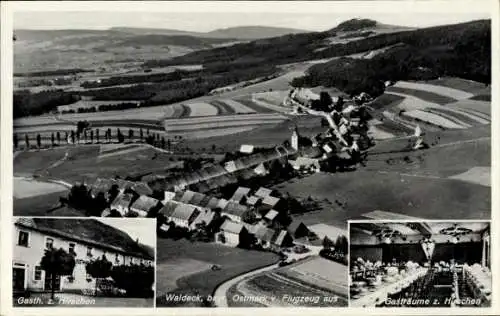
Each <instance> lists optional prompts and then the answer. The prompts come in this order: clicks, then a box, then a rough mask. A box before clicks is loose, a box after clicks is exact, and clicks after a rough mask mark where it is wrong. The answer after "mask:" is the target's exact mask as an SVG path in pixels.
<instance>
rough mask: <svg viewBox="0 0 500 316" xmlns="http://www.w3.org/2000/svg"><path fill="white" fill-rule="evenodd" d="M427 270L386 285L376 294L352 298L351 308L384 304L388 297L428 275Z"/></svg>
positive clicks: (410, 274) (421, 269) (421, 270)
mask: <svg viewBox="0 0 500 316" xmlns="http://www.w3.org/2000/svg"><path fill="white" fill-rule="evenodd" d="M427 270H428V269H427V268H418V269H415V270H414V271H412V272H411V273H408V274H406V275H404V276H403V278H401V279H398V280H396V281H395V282H393V283H389V284H385V285H383V286H382V287H381V288H379V289H377V290H376V291H375V292H369V293H367V294H366V295H363V296H361V297H359V298H357V299H353V298H351V300H350V306H351V307H371V306H375V305H377V304H380V303H382V302H384V301H385V300H386V299H387V296H388V295H392V294H395V293H398V292H401V290H403V289H405V288H407V287H408V286H410V285H411V284H412V283H413V282H415V281H416V280H417V279H418V278H420V277H422V276H424V275H425V274H426V273H427Z"/></svg>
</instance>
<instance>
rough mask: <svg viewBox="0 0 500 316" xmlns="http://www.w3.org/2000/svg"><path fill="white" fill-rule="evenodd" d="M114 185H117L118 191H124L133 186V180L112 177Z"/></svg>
mask: <svg viewBox="0 0 500 316" xmlns="http://www.w3.org/2000/svg"><path fill="white" fill-rule="evenodd" d="M114 185H116V186H117V187H118V191H120V193H124V192H125V191H127V190H129V189H131V188H132V187H133V186H134V182H132V181H128V180H123V179H114Z"/></svg>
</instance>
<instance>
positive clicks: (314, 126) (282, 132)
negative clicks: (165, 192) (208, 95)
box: [185, 116, 325, 151]
mask: <svg viewBox="0 0 500 316" xmlns="http://www.w3.org/2000/svg"><path fill="white" fill-rule="evenodd" d="M295 125H297V126H298V128H299V131H300V133H301V135H304V136H313V135H316V134H318V133H320V132H323V131H324V129H325V128H324V127H321V118H319V117H314V116H299V117H292V118H291V119H289V120H285V121H283V122H282V123H279V124H275V125H274V126H273V125H267V126H266V125H264V126H260V127H252V129H251V130H249V131H247V132H241V133H235V134H231V137H225V136H221V137H210V138H203V139H194V138H193V139H187V140H186V141H185V145H186V146H188V147H189V148H191V149H200V148H205V149H206V148H209V147H211V146H212V145H215V146H216V147H217V148H218V149H219V150H224V151H234V150H239V148H240V146H241V145H242V144H253V145H255V146H262V147H270V146H275V145H278V144H283V142H284V141H286V140H290V137H291V134H292V129H293V128H294V126H295Z"/></svg>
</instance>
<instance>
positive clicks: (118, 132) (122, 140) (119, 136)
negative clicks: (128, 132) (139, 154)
mask: <svg viewBox="0 0 500 316" xmlns="http://www.w3.org/2000/svg"><path fill="white" fill-rule="evenodd" d="M116 133H117V135H116V137H117V138H118V142H119V143H123V142H124V141H125V137H124V136H123V134H122V132H121V131H120V129H119V128H118V129H117V130H116Z"/></svg>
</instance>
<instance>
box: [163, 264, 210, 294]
mask: <svg viewBox="0 0 500 316" xmlns="http://www.w3.org/2000/svg"><path fill="white" fill-rule="evenodd" d="M211 266H212V263H210V262H205V261H199V260H194V259H189V258H173V259H171V260H168V261H166V262H163V263H161V264H158V265H157V266H156V279H157V283H158V286H157V287H156V291H157V292H158V293H168V292H171V291H173V290H175V289H176V288H177V280H178V279H180V278H183V277H187V276H189V275H191V274H195V273H200V272H203V271H206V270H209V269H210V267H211ZM160 285H161V287H160Z"/></svg>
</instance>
